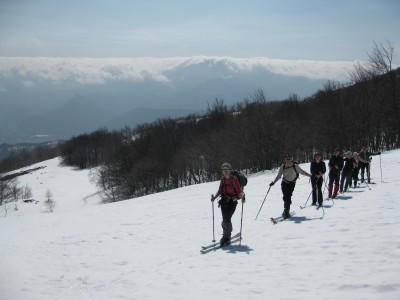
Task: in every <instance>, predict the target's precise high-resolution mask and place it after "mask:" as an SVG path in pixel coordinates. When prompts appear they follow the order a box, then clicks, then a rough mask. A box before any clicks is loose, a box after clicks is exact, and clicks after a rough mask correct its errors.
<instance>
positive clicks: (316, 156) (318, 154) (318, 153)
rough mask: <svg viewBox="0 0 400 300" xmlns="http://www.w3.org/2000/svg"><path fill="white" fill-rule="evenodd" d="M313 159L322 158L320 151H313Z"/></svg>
mask: <svg viewBox="0 0 400 300" xmlns="http://www.w3.org/2000/svg"><path fill="white" fill-rule="evenodd" d="M314 160H316V161H319V160H322V153H320V152H317V153H315V154H314Z"/></svg>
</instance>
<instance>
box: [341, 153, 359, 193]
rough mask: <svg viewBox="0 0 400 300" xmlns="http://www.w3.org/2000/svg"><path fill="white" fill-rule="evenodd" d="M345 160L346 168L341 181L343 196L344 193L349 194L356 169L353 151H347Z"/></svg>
mask: <svg viewBox="0 0 400 300" xmlns="http://www.w3.org/2000/svg"><path fill="white" fill-rule="evenodd" d="M345 156H346V157H345V158H344V160H343V161H344V167H343V170H342V177H341V179H340V190H339V192H340V193H341V194H342V193H343V192H347V189H348V187H349V185H351V175H352V172H353V168H354V163H355V160H354V158H353V154H352V153H351V151H347V152H346V154H345Z"/></svg>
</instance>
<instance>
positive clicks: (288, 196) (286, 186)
mask: <svg viewBox="0 0 400 300" xmlns="http://www.w3.org/2000/svg"><path fill="white" fill-rule="evenodd" d="M295 186H296V182H295V181H293V182H287V181H284V180H282V184H281V188H282V194H283V208H284V211H285V212H287V213H289V211H290V204H292V195H293V191H294V187H295Z"/></svg>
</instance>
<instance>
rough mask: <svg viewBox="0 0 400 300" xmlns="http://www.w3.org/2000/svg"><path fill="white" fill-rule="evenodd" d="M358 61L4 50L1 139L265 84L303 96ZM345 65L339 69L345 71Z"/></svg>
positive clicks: (172, 109)
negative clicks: (13, 54)
mask: <svg viewBox="0 0 400 300" xmlns="http://www.w3.org/2000/svg"><path fill="white" fill-rule="evenodd" d="M352 64H353V63H352V62H336V63H335V62H309V61H281V60H270V59H261V58H254V59H234V58H208V57H191V58H169V59H151V58H147V59H146V58H142V59H140V58H137V59H83V58H82V59H62V58H59V59H58V58H0V106H1V110H0V143H23V142H44V141H51V140H58V139H65V138H69V137H71V136H72V135H76V134H80V133H83V132H87V131H93V130H96V129H98V128H100V127H107V128H110V129H112V128H118V127H123V126H125V125H129V126H135V125H136V124H137V123H142V122H151V121H154V120H156V119H157V118H160V117H175V116H182V115H184V114H187V113H192V112H198V111H204V110H205V109H206V108H207V105H208V103H211V102H213V101H214V100H215V99H216V98H218V99H223V100H224V101H225V103H226V104H228V105H230V104H234V103H238V102H241V101H243V100H244V99H245V98H247V97H250V96H251V95H252V94H253V93H254V92H255V91H256V90H257V89H263V91H264V93H265V95H266V96H267V98H268V99H270V100H282V99H284V98H285V97H287V96H288V95H290V94H297V95H298V96H299V97H300V98H303V97H306V96H309V95H311V94H313V93H315V92H316V91H317V90H318V89H320V88H322V87H323V85H324V83H325V82H326V81H327V80H335V79H338V78H343V77H344V76H343V74H345V73H346V72H347V70H348V69H349V68H350V67H351V66H352ZM338 70H339V71H338Z"/></svg>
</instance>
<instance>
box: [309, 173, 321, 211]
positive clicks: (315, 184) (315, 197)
mask: <svg viewBox="0 0 400 300" xmlns="http://www.w3.org/2000/svg"><path fill="white" fill-rule="evenodd" d="M323 182H324V179H323V178H322V177H320V178H315V177H312V178H311V187H312V189H313V190H312V203H313V204H316V203H317V202H318V204H321V205H322V201H323V199H322V183H323Z"/></svg>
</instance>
